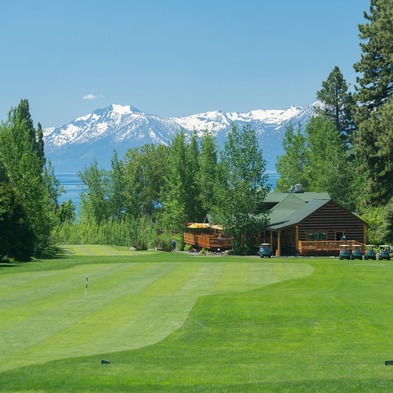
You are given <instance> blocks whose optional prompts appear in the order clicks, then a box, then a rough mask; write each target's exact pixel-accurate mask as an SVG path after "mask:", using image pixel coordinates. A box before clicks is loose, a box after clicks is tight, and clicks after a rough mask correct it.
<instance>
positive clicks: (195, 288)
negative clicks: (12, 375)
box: [0, 246, 314, 372]
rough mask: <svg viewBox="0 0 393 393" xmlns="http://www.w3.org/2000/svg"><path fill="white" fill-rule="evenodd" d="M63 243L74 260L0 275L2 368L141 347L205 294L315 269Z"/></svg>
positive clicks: (172, 326) (165, 332)
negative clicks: (59, 265) (67, 263)
mask: <svg viewBox="0 0 393 393" xmlns="http://www.w3.org/2000/svg"><path fill="white" fill-rule="evenodd" d="M64 249H65V251H66V253H67V254H68V256H67V255H66V256H65V257H64V258H65V259H67V257H68V258H70V260H71V261H73V260H77V261H78V263H73V264H71V265H70V266H69V267H67V266H66V265H65V263H64V260H62V262H61V267H60V268H55V269H48V270H45V269H42V270H40V269H37V270H32V271H26V269H21V272H18V270H17V269H18V268H15V270H16V271H15V272H13V273H12V274H5V275H0V305H1V307H0V321H1V324H0V359H2V361H1V362H0V372H3V371H6V370H11V369H15V368H19V367H23V366H28V365H32V364H42V363H46V362H48V361H51V360H58V359H65V358H74V357H79V356H87V355H94V354H101V353H111V352H116V351H124V350H131V349H136V348H142V347H146V346H149V345H152V344H154V343H157V342H159V341H161V340H163V339H164V338H166V337H167V336H169V335H170V334H171V333H173V332H174V331H175V330H177V329H179V328H180V327H181V326H182V325H183V324H184V322H185V321H186V320H187V317H188V315H189V313H190V312H191V310H192V308H193V307H194V305H195V303H196V301H197V300H198V299H199V298H200V297H202V296H205V295H219V294H227V293H235V292H245V291H251V290H254V289H258V288H261V287H264V286H266V285H269V284H272V283H277V282H280V281H285V280H292V279H296V278H301V277H305V276H308V275H311V274H312V273H313V270H314V269H313V267H311V266H310V265H309V264H307V263H304V261H294V260H292V261H290V263H287V262H285V261H283V260H281V261H273V260H272V261H269V262H266V261H264V262H263V263H261V261H260V259H259V258H257V257H250V258H248V259H247V260H246V259H245V258H241V259H238V258H236V257H221V256H211V257H204V256H196V255H189V254H186V253H163V252H154V251H149V252H144V253H140V252H131V251H128V250H125V249H123V250H119V249H115V248H113V247H109V246H69V247H65V248H64ZM157 254H160V256H159V257H158V255H157ZM145 255H148V256H150V257H147V258H146V257H145ZM34 263H46V264H52V265H56V263H57V262H56V260H54V261H45V262H42V261H40V262H32V264H34Z"/></svg>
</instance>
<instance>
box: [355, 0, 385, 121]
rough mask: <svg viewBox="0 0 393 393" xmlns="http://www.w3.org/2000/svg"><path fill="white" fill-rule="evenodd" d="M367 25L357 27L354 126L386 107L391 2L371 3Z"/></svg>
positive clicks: (366, 14)
mask: <svg viewBox="0 0 393 393" xmlns="http://www.w3.org/2000/svg"><path fill="white" fill-rule="evenodd" d="M364 17H365V19H366V20H367V22H366V23H364V24H361V25H359V31H360V34H359V37H360V39H361V40H362V41H363V42H362V43H361V44H360V47H361V50H362V56H361V59H360V60H359V61H358V62H357V63H356V64H354V68H355V71H356V72H358V73H360V74H361V76H360V77H358V78H357V83H358V85H357V86H355V88H356V91H357V93H356V95H355V98H356V101H357V102H358V104H359V110H358V117H357V123H358V124H359V123H360V122H362V121H363V120H365V119H367V118H368V117H369V116H370V115H371V113H372V112H374V111H375V110H376V109H378V108H379V107H381V106H382V105H383V104H384V103H386V101H387V99H388V98H389V97H390V96H391V94H392V88H393V55H392V53H393V51H392V47H393V44H392V41H393V0H371V5H370V12H369V13H366V12H365V13H364Z"/></svg>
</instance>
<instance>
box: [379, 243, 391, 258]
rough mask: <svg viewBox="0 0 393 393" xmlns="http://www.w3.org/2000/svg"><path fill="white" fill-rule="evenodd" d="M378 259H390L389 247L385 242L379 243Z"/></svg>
mask: <svg viewBox="0 0 393 393" xmlns="http://www.w3.org/2000/svg"><path fill="white" fill-rule="evenodd" d="M378 259H379V260H380V261H382V260H383V259H386V260H388V261H389V260H390V247H389V245H387V244H381V245H380V246H379V252H378Z"/></svg>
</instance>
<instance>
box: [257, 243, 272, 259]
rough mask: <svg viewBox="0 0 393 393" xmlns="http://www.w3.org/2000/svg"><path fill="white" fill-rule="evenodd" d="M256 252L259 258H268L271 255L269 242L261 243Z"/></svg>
mask: <svg viewBox="0 0 393 393" xmlns="http://www.w3.org/2000/svg"><path fill="white" fill-rule="evenodd" d="M258 254H259V256H260V257H261V258H264V257H267V258H270V257H271V256H272V249H271V247H270V243H262V244H261V245H260V246H259V251H258Z"/></svg>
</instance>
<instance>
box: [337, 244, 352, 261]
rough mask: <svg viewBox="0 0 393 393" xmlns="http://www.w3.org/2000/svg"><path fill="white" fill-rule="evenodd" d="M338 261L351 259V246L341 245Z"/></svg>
mask: <svg viewBox="0 0 393 393" xmlns="http://www.w3.org/2000/svg"><path fill="white" fill-rule="evenodd" d="M338 259H348V260H350V259H351V248H350V246H349V244H340V253H339V255H338Z"/></svg>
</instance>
